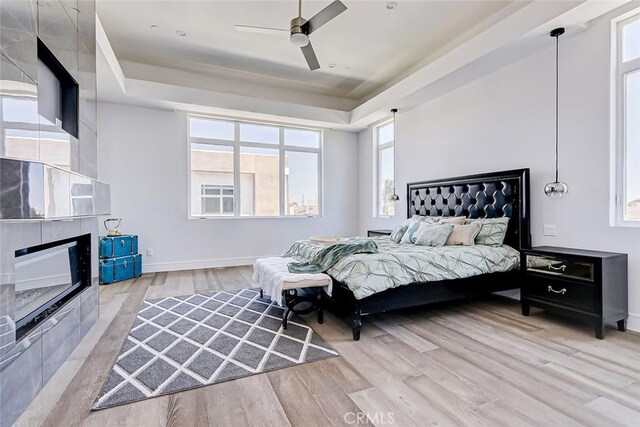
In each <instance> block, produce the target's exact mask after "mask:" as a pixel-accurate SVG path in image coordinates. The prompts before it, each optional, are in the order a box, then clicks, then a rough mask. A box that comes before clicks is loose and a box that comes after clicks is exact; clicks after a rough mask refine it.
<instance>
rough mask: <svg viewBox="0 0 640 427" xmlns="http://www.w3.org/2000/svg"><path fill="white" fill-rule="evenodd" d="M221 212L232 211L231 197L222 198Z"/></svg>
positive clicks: (230, 212)
mask: <svg viewBox="0 0 640 427" xmlns="http://www.w3.org/2000/svg"><path fill="white" fill-rule="evenodd" d="M222 213H224V214H232V213H233V197H223V198H222Z"/></svg>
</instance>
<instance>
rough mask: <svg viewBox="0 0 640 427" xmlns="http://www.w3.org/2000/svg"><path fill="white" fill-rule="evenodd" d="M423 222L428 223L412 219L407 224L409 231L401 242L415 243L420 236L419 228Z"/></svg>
mask: <svg viewBox="0 0 640 427" xmlns="http://www.w3.org/2000/svg"><path fill="white" fill-rule="evenodd" d="M421 224H426V223H425V222H424V221H410V222H409V225H408V226H407V231H405V233H404V234H403V235H402V239H400V243H415V242H416V238H417V237H418V229H420V225H421Z"/></svg>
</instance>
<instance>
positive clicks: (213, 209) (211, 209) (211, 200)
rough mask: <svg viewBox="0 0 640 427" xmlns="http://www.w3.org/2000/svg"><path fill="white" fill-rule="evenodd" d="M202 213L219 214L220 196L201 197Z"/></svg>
mask: <svg viewBox="0 0 640 427" xmlns="http://www.w3.org/2000/svg"><path fill="white" fill-rule="evenodd" d="M202 213H203V214H205V215H219V214H220V198H218V197H205V198H203V199H202Z"/></svg>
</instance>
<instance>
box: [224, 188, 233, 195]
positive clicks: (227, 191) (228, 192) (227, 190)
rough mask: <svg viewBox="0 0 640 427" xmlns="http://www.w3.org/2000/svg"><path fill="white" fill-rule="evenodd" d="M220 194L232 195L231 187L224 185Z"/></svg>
mask: <svg viewBox="0 0 640 427" xmlns="http://www.w3.org/2000/svg"><path fill="white" fill-rule="evenodd" d="M222 194H224V195H225V196H233V187H232V188H229V187H225V188H223V189H222Z"/></svg>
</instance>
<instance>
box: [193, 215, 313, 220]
mask: <svg viewBox="0 0 640 427" xmlns="http://www.w3.org/2000/svg"><path fill="white" fill-rule="evenodd" d="M305 218H307V219H308V218H322V215H286V216H284V215H283V216H206V217H204V216H190V217H188V218H187V219H190V220H214V221H219V220H227V219H231V220H238V219H305Z"/></svg>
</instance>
